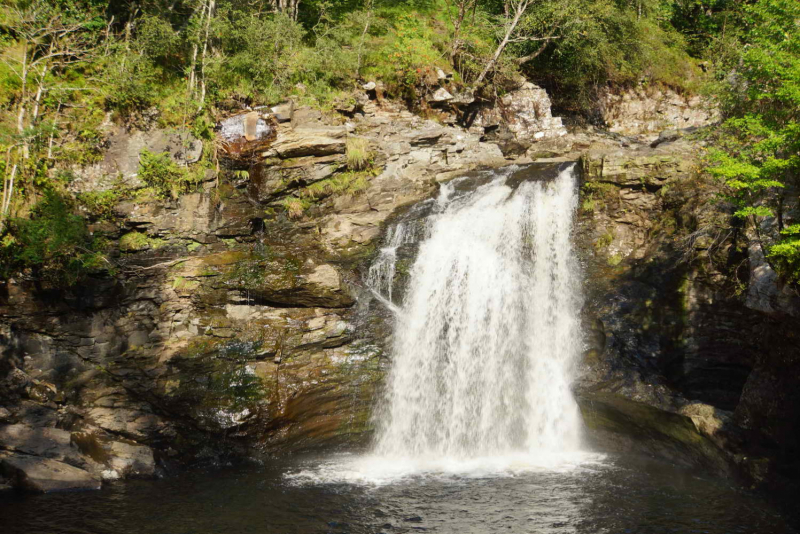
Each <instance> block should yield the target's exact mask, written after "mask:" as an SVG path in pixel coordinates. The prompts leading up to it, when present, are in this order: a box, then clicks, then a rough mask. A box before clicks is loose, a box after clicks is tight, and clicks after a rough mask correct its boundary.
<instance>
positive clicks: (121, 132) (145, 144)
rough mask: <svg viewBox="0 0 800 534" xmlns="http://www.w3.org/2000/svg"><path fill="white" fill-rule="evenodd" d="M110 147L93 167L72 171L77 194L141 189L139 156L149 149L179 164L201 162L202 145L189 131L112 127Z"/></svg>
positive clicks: (73, 188)
mask: <svg viewBox="0 0 800 534" xmlns="http://www.w3.org/2000/svg"><path fill="white" fill-rule="evenodd" d="M109 130H110V131H109V135H108V138H107V140H106V144H107V146H108V148H107V149H106V150H105V152H104V154H103V159H102V160H101V161H100V162H98V163H95V164H93V165H90V166H86V167H80V168H75V169H73V172H74V174H75V180H74V181H73V182H72V183H71V184H70V188H71V189H72V190H74V191H75V192H79V193H83V192H87V191H108V190H110V189H120V188H122V189H138V188H141V187H143V186H144V183H143V182H142V180H141V179H140V178H139V177H138V176H137V174H138V172H139V154H141V152H142V151H143V150H148V151H150V152H152V153H154V154H161V153H164V152H166V153H168V154H169V155H170V157H171V158H172V159H173V161H175V162H176V163H177V164H178V165H182V166H186V165H190V164H192V163H196V162H197V161H199V160H200V157H201V155H202V153H203V143H202V141H200V140H199V139H197V138H196V137H194V136H193V135H192V134H191V133H189V132H188V131H180V130H168V129H161V128H152V129H150V130H147V131H144V130H129V129H127V128H125V127H122V126H119V127H115V126H109Z"/></svg>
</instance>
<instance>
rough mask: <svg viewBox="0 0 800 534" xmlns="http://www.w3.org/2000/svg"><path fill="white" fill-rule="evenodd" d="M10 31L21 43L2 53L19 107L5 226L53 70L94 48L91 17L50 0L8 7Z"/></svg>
mask: <svg viewBox="0 0 800 534" xmlns="http://www.w3.org/2000/svg"><path fill="white" fill-rule="evenodd" d="M6 16H7V19H6V22H5V24H4V26H5V28H6V30H7V31H8V32H9V33H10V34H11V35H12V36H13V37H14V38H15V39H16V40H17V42H18V43H19V51H18V53H16V54H13V53H12V54H9V53H7V54H6V55H5V56H4V57H3V62H4V63H6V65H7V66H8V68H9V70H10V72H12V73H13V74H14V75H15V76H16V77H17V78H18V80H19V87H20V89H19V94H18V97H17V105H16V108H17V109H16V130H17V137H18V139H17V141H16V142H15V143H13V144H12V146H11V148H10V149H9V150H8V151H7V154H6V169H5V171H6V172H5V178H4V183H3V186H4V187H3V200H2V203H1V204H0V230H2V229H3V226H4V224H5V220H6V219H7V217H8V213H9V208H10V206H11V200H12V197H13V194H14V187H15V180H16V178H17V174H18V172H19V171H20V168H21V163H20V162H19V161H18V160H19V157H18V156H19V155H20V154H17V152H21V159H22V160H28V159H29V158H30V152H31V144H32V142H34V141H35V140H36V138H37V137H39V136H40V135H41V134H42V130H41V129H40V128H37V127H38V126H39V120H40V116H41V111H42V102H43V98H44V97H45V95H46V93H47V92H48V91H49V90H50V88H51V87H52V85H53V84H54V83H56V81H55V78H54V76H53V75H54V74H55V73H57V72H59V71H62V70H63V69H65V68H66V67H67V66H68V65H71V64H74V63H78V62H81V61H85V60H86V59H87V58H88V57H89V56H90V55H91V53H92V51H93V50H94V44H93V41H92V39H91V36H89V35H87V33H86V32H85V31H84V30H85V29H86V24H87V20H86V19H83V18H78V19H75V18H74V17H72V16H71V15H70V14H68V13H65V12H64V11H63V10H61V9H59V7H58V5H56V4H54V3H52V2H48V1H46V0H34V1H33V2H31V3H28V4H25V5H24V6H22V7H19V6H16V5H14V6H10V7H8V8H7V11H6Z"/></svg>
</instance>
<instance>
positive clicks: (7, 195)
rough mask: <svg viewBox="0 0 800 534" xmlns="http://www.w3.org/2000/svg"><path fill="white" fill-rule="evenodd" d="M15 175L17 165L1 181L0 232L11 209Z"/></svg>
mask: <svg viewBox="0 0 800 534" xmlns="http://www.w3.org/2000/svg"><path fill="white" fill-rule="evenodd" d="M16 175H17V164H16V163H15V164H14V167H13V168H12V169H11V174H10V175H9V176H8V177H7V178H6V179H5V180H4V181H3V186H4V187H3V205H2V211H0V232H2V231H3V230H4V229H5V227H6V220H7V219H8V211H9V208H10V207H11V197H12V196H13V194H14V178H15V177H16Z"/></svg>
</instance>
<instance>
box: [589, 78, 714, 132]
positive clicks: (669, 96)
mask: <svg viewBox="0 0 800 534" xmlns="http://www.w3.org/2000/svg"><path fill="white" fill-rule="evenodd" d="M599 105H600V112H601V115H602V118H603V121H604V122H605V123H606V125H607V126H608V129H609V130H610V131H612V132H616V133H620V134H623V135H638V134H657V133H659V132H661V131H663V130H668V129H678V130H680V129H687V128H700V127H703V126H708V125H710V124H713V123H715V122H717V121H719V119H720V113H719V109H718V108H717V106H716V105H715V104H714V103H713V102H712V101H710V100H708V99H706V98H704V97H702V96H698V95H688V96H684V95H679V94H678V93H676V92H675V91H673V90H671V89H660V88H645V87H637V88H634V89H628V90H623V91H622V92H618V91H611V90H606V91H605V92H604V93H602V94H601V96H600V102H599Z"/></svg>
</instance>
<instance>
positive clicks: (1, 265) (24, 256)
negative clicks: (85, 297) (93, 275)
mask: <svg viewBox="0 0 800 534" xmlns="http://www.w3.org/2000/svg"><path fill="white" fill-rule="evenodd" d="M73 208H74V206H73V203H72V201H71V199H70V198H69V197H68V196H66V195H64V194H62V193H59V192H58V191H56V190H54V189H49V190H46V191H45V193H44V197H43V198H42V199H41V200H40V201H39V202H38V203H37V204H36V205H35V206H34V207H33V210H32V211H31V215H30V217H29V218H16V219H12V220H11V221H10V224H9V226H8V230H7V232H6V234H5V235H4V236H3V239H2V242H1V243H0V269H2V277H3V278H8V277H10V276H14V275H17V274H20V273H21V274H23V275H30V276H31V277H32V278H33V279H34V280H39V281H42V280H43V281H46V282H48V283H50V284H53V285H59V286H60V285H72V284H74V283H75V282H77V281H78V280H80V279H81V278H82V277H83V276H85V275H86V274H87V273H89V272H92V271H97V270H101V269H106V268H107V267H108V265H109V264H108V263H107V261H106V260H105V258H104V256H103V254H102V250H101V248H102V245H103V243H102V242H101V241H100V240H97V239H94V238H93V237H92V236H91V235H90V234H89V231H88V230H87V227H86V222H85V220H84V219H83V217H81V216H79V215H76V214H75V213H74V211H73Z"/></svg>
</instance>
